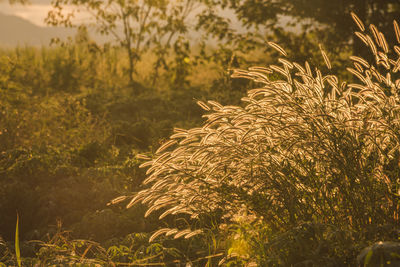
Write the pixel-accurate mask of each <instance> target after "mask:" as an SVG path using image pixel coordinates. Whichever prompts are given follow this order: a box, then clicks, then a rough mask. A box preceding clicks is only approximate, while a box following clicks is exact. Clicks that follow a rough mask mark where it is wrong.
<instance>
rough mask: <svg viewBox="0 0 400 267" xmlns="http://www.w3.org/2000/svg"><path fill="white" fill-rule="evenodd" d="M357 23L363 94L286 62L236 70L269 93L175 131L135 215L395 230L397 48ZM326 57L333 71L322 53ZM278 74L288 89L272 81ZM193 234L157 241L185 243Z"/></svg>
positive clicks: (399, 138) (153, 164)
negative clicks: (144, 211) (240, 215)
mask: <svg viewBox="0 0 400 267" xmlns="http://www.w3.org/2000/svg"><path fill="white" fill-rule="evenodd" d="M353 18H354V19H355V21H356V23H357V24H358V26H359V27H360V29H361V30H362V32H357V33H356V34H357V36H358V37H360V39H361V40H363V41H364V43H365V44H366V45H367V46H368V47H369V48H370V50H371V52H372V53H373V55H374V56H375V59H376V61H375V62H367V61H366V60H364V59H362V58H359V57H351V58H350V59H351V60H352V61H353V63H354V68H349V69H348V70H349V72H351V73H352V74H353V75H355V76H356V77H357V78H358V79H359V82H358V83H352V84H347V83H340V82H339V79H338V78H337V77H336V76H333V75H323V74H322V73H321V71H320V70H319V69H317V68H315V69H312V68H311V66H310V65H309V64H308V63H307V62H305V64H304V66H302V65H301V64H298V63H295V62H290V61H288V60H287V59H285V58H281V59H279V63H280V64H279V65H270V66H268V67H254V68H250V69H249V70H236V71H235V73H234V74H233V77H241V78H247V79H251V80H253V81H255V82H257V83H259V84H260V85H261V87H260V88H257V89H253V90H250V91H249V92H248V94H247V96H246V97H244V98H243V99H242V100H243V102H245V103H246V104H245V107H244V108H242V107H238V106H222V105H220V104H218V103H215V102H213V101H209V102H208V103H201V104H200V106H202V107H203V108H204V109H205V110H207V111H208V110H209V111H208V112H207V115H205V117H206V118H207V121H206V122H205V124H204V125H203V126H202V127H199V128H193V129H189V130H183V129H176V131H175V134H173V135H172V136H171V140H172V141H171V142H168V143H167V144H165V145H164V146H163V147H161V148H160V149H159V151H158V152H157V155H156V157H155V158H154V159H153V160H152V161H148V162H146V163H144V164H143V167H146V166H149V167H150V168H149V169H148V170H147V174H148V177H147V179H146V180H145V181H144V183H145V184H146V185H148V188H147V189H144V190H142V191H140V192H138V193H137V194H136V195H135V196H134V197H133V199H132V201H131V203H130V204H129V205H128V207H130V206H132V205H134V204H135V203H137V202H141V203H145V204H147V205H148V206H149V211H148V214H149V213H151V212H154V211H156V210H159V209H162V210H163V211H164V213H162V215H161V216H160V218H163V217H165V216H167V215H173V214H189V215H190V216H191V217H192V218H199V216H200V215H201V214H204V213H212V212H214V211H216V210H223V215H222V216H223V217H224V218H226V219H229V218H232V216H233V215H234V214H236V213H237V212H239V211H240V210H241V209H243V207H245V209H246V210H247V211H248V212H249V213H250V214H253V215H255V216H257V218H259V219H261V220H263V221H264V222H265V223H266V224H267V225H268V226H269V227H270V228H271V229H276V230H284V229H289V228H290V227H292V226H294V225H296V224H298V223H299V222H301V221H318V222H324V223H326V222H329V223H332V224H335V225H348V226H350V227H351V228H353V229H363V228H364V227H366V226H367V225H379V224H386V223H390V224H398V222H399V221H398V219H399V218H398V210H399V192H398V189H399V183H398V181H397V178H398V169H399V168H398V167H399V163H400V146H399V145H400V135H399V132H400V105H399V104H400V94H399V92H400V79H396V77H398V71H399V68H400V47H399V46H394V47H393V50H389V46H388V44H387V43H386V40H385V38H384V36H383V34H382V33H380V32H379V30H378V29H377V28H376V27H374V26H370V30H371V33H370V34H368V33H366V32H365V31H363V30H364V26H363V24H362V22H361V21H360V20H359V19H358V18H357V17H356V15H354V14H353ZM394 25H395V30H396V33H397V35H399V34H398V32H399V31H398V26H397V23H395V24H394ZM270 45H271V46H272V47H274V48H275V49H277V50H278V51H280V52H281V54H283V55H286V52H285V51H284V50H283V48H281V47H280V46H278V45H277V44H274V43H270ZM323 57H324V59H325V62H326V64H327V65H328V67H329V59H328V57H327V55H326V53H325V52H323ZM276 74H278V77H282V78H283V79H282V80H276V78H274V79H272V78H271V77H277V75H276ZM193 230H194V229H193ZM184 231H185V232H184V233H185V234H179V232H178V230H177V229H176V230H174V231H172V232H171V230H169V231H167V230H163V231H161V232H157V233H156V234H157V235H158V234H160V233H170V234H174V235H175V236H177V237H180V236H187V234H188V233H189V232H188V231H187V229H185V230H184ZM195 233H200V231H196V232H195ZM153 237H154V236H153Z"/></svg>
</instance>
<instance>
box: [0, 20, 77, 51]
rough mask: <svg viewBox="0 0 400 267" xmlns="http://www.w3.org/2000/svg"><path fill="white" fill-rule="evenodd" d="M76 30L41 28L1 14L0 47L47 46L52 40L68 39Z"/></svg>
mask: <svg viewBox="0 0 400 267" xmlns="http://www.w3.org/2000/svg"><path fill="white" fill-rule="evenodd" d="M73 32H74V30H71V29H65V28H50V27H40V26H36V25H34V24H32V23H31V22H29V21H27V20H25V19H22V18H20V17H17V16H12V15H5V14H2V13H0V45H1V46H15V45H25V44H28V45H34V46H37V45H47V44H49V42H50V40H51V38H53V37H59V38H62V39H64V38H66V37H67V36H70V35H73Z"/></svg>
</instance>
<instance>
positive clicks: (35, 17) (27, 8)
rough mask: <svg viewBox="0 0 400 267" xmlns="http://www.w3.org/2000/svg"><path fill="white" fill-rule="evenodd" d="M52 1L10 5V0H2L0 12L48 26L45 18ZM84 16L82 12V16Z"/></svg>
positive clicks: (39, 0) (38, 0)
mask: <svg viewBox="0 0 400 267" xmlns="http://www.w3.org/2000/svg"><path fill="white" fill-rule="evenodd" d="M50 2H51V0H30V3H31V4H29V5H20V4H14V5H10V4H9V3H8V1H6V0H3V1H1V0H0V12H1V13H4V14H8V15H15V16H18V17H21V18H24V19H26V20H29V21H30V22H32V23H34V24H36V25H38V26H46V25H45V23H44V19H45V18H46V17H47V13H48V12H49V10H51V5H50ZM67 9H68V8H67ZM82 16H83V15H82V14H81V15H80V17H82Z"/></svg>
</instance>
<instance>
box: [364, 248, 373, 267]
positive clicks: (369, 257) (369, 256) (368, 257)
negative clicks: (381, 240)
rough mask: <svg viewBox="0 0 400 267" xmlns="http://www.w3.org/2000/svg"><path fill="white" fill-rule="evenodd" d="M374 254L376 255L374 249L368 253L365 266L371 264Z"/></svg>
mask: <svg viewBox="0 0 400 267" xmlns="http://www.w3.org/2000/svg"><path fill="white" fill-rule="evenodd" d="M373 254H374V251H373V250H372V249H371V250H370V251H368V253H367V255H366V256H365V260H364V265H365V266H367V265H368V264H369V262H370V261H371V258H372V255H373Z"/></svg>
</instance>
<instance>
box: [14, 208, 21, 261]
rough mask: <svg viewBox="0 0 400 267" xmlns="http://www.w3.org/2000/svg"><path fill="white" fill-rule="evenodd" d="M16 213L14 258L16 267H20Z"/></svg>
mask: <svg viewBox="0 0 400 267" xmlns="http://www.w3.org/2000/svg"><path fill="white" fill-rule="evenodd" d="M18 221H19V218H18V213H17V224H16V226H15V256H16V257H17V263H18V266H19V267H21V252H20V249H19V231H18V228H19V226H18Z"/></svg>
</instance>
